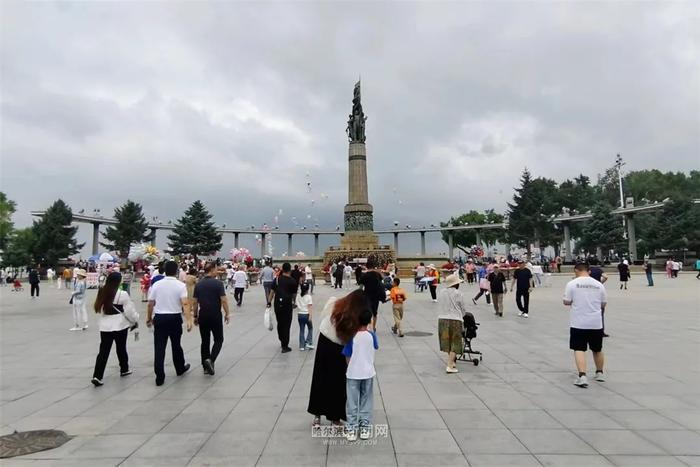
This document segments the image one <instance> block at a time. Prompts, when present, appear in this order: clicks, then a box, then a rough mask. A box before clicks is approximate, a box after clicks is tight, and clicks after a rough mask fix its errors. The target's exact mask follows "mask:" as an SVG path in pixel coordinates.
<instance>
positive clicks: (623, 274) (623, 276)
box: [617, 260, 630, 290]
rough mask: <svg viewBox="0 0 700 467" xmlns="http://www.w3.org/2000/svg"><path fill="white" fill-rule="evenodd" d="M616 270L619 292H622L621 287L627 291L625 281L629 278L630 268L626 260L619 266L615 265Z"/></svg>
mask: <svg viewBox="0 0 700 467" xmlns="http://www.w3.org/2000/svg"><path fill="white" fill-rule="evenodd" d="M617 270H618V271H619V272H620V290H622V287H623V286H624V287H625V290H627V281H628V280H629V278H630V266H629V263H628V262H627V260H623V261H622V262H621V263H620V264H618V265H617Z"/></svg>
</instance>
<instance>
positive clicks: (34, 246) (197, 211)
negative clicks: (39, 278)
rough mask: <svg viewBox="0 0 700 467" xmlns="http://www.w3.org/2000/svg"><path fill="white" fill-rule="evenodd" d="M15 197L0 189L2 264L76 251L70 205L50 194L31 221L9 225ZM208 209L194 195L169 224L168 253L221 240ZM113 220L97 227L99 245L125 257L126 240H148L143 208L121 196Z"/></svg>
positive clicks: (207, 250)
mask: <svg viewBox="0 0 700 467" xmlns="http://www.w3.org/2000/svg"><path fill="white" fill-rule="evenodd" d="M15 210H16V203H15V202H14V201H12V200H10V199H8V198H7V196H6V195H5V193H3V192H0V251H2V266H3V267H14V268H20V267H25V266H29V265H41V266H47V267H48V266H51V267H55V266H56V265H57V264H58V263H59V261H60V260H63V259H66V258H69V257H70V256H72V255H74V254H76V253H78V252H79V251H80V250H81V249H82V248H83V246H85V244H84V243H78V242H77V240H76V234H77V232H78V227H77V226H74V225H71V222H72V219H73V211H72V209H71V208H70V206H68V205H67V204H66V203H65V202H64V201H63V200H61V199H58V200H56V201H55V202H54V203H53V204H52V205H51V206H49V208H48V209H46V211H45V212H44V215H43V216H42V217H41V218H40V219H37V220H35V221H34V222H33V223H32V226H31V227H27V228H23V229H15V228H14V225H13V223H12V214H14V212H15ZM212 217H213V216H212V215H211V214H210V213H209V211H208V210H207V209H206V207H205V206H204V204H203V203H202V202H201V201H199V200H198V201H195V202H194V203H192V205H191V206H190V207H189V208H188V209H187V210H186V211H185V213H184V214H183V216H182V217H181V218H180V219H178V220H177V221H176V222H175V224H174V225H173V231H172V233H170V234H169V235H168V246H169V248H170V252H171V253H172V254H174V255H182V254H192V255H195V256H200V255H213V254H215V253H216V252H218V251H219V250H220V249H221V247H222V245H223V243H222V242H221V233H219V232H218V231H217V228H216V226H215V225H214V222H212ZM114 219H115V220H116V223H115V224H114V225H108V226H107V227H106V228H105V230H104V232H102V238H103V241H101V242H100V245H101V246H102V247H104V248H105V249H107V250H108V251H113V252H115V253H116V254H117V255H118V256H119V257H120V258H121V259H122V260H126V258H127V257H128V255H129V250H130V248H131V246H132V245H134V244H138V243H141V242H150V241H152V240H153V237H152V235H153V234H152V233H151V230H150V228H149V225H148V222H147V221H146V217H145V216H144V214H143V208H142V206H141V205H140V204H139V203H136V202H134V201H131V200H127V201H126V202H125V203H124V204H123V205H122V206H120V207H118V208H115V209H114Z"/></svg>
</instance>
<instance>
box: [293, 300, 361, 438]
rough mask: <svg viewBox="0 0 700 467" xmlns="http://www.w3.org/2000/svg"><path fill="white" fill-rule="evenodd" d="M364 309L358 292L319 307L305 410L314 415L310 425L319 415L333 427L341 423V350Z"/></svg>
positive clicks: (343, 365)
mask: <svg viewBox="0 0 700 467" xmlns="http://www.w3.org/2000/svg"><path fill="white" fill-rule="evenodd" d="M367 308H368V306H367V300H366V299H365V297H364V294H363V292H362V291H361V290H355V291H354V292H351V293H350V294H348V295H346V296H345V297H343V298H339V299H336V298H334V297H333V298H331V299H330V300H328V303H326V306H325V307H324V308H323V312H322V314H321V325H320V326H319V328H320V331H321V333H320V334H319V336H318V344H317V346H316V356H315V359H314V371H313V376H312V378H311V393H310V394H309V407H308V409H307V410H308V412H309V413H310V414H311V415H313V416H314V420H313V426H320V425H321V416H325V417H326V418H327V419H328V420H330V421H331V422H332V423H333V425H336V426H339V425H340V421H341V420H345V399H346V393H345V372H346V370H347V367H348V364H347V361H346V360H345V356H344V355H343V354H342V351H343V346H344V345H345V343H347V342H348V341H349V340H350V339H352V337H353V336H354V335H355V333H356V332H357V330H358V329H359V327H360V315H361V314H362V312H363V311H364V310H367Z"/></svg>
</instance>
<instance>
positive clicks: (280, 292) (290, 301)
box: [267, 263, 299, 353]
mask: <svg viewBox="0 0 700 467" xmlns="http://www.w3.org/2000/svg"><path fill="white" fill-rule="evenodd" d="M291 273H292V265H291V264H289V263H284V264H282V273H281V274H280V275H279V276H278V277H277V279H275V282H273V283H272V291H271V293H270V299H269V302H271V303H274V310H275V318H277V337H278V338H279V340H280V345H281V347H282V353H287V352H291V351H292V349H291V348H290V347H289V331H290V329H291V327H292V314H293V308H294V306H293V305H294V299H295V296H296V293H297V287H298V286H299V281H298V280H295V279H293V278H292V276H291ZM267 307H268V308H270V305H267Z"/></svg>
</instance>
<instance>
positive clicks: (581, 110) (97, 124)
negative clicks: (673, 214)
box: [0, 2, 700, 251]
mask: <svg viewBox="0 0 700 467" xmlns="http://www.w3.org/2000/svg"><path fill="white" fill-rule="evenodd" d="M2 10H3V11H2V20H1V21H2V33H1V34H2V37H1V39H2V41H1V42H2V43H1V44H0V52H1V54H2V87H3V92H2V110H1V112H2V114H1V117H2V128H1V131H2V133H1V136H2V140H1V141H0V145H1V146H0V148H1V149H2V170H1V174H0V177H1V178H0V180H1V182H2V190H3V191H6V192H7V193H8V195H9V196H10V198H12V199H15V200H17V201H18V203H19V208H20V212H19V213H18V215H17V216H16V221H17V223H18V224H20V225H22V224H27V223H28V222H29V221H30V219H29V216H28V214H27V212H28V211H29V210H31V209H41V208H44V207H46V206H47V205H48V204H49V203H50V202H52V201H53V200H54V199H56V198H57V197H59V196H61V197H63V198H64V199H65V200H66V201H67V202H68V203H70V204H71V205H72V206H73V207H74V208H75V209H80V208H85V209H87V210H92V209H93V208H95V207H99V208H101V209H102V211H103V212H110V211H111V210H112V209H113V208H114V206H116V205H118V204H120V203H121V202H122V201H123V200H125V199H126V198H131V199H135V200H138V201H140V202H142V204H143V205H144V207H145V209H146V211H147V213H148V214H149V215H157V216H159V218H160V219H170V218H176V217H178V216H179V215H181V213H182V211H183V210H184V208H185V207H186V206H187V205H189V204H190V203H191V202H192V201H193V200H194V199H202V200H203V201H204V202H205V203H206V204H207V206H209V207H210V208H211V210H212V212H213V213H214V214H215V217H216V220H217V221H218V222H219V223H227V224H228V225H229V226H231V225H252V224H255V225H260V224H262V223H263V222H267V223H269V224H272V223H273V222H274V221H273V219H274V216H275V215H276V214H277V212H278V210H279V209H282V210H283V212H284V215H282V216H280V219H279V222H280V224H281V225H282V226H292V225H294V222H293V221H292V217H295V218H296V222H297V223H298V224H300V225H303V224H308V225H309V226H310V225H313V224H314V223H315V222H316V221H315V220H316V219H318V223H319V224H321V226H322V227H327V228H333V227H335V225H336V224H338V223H341V221H342V206H343V204H344V203H345V201H346V200H345V198H346V184H347V173H346V170H347V168H346V167H347V163H346V154H347V142H346V139H345V134H344V128H345V120H346V117H347V114H348V112H349V111H350V108H351V102H350V101H351V98H352V85H353V84H354V82H355V80H356V79H357V77H358V76H359V75H362V80H363V104H364V107H365V111H366V113H367V114H368V116H369V120H368V123H367V124H368V129H367V134H368V140H367V149H368V158H369V160H368V164H369V170H370V176H369V182H370V196H371V200H372V202H373V204H374V205H375V212H376V223H377V225H378V226H380V227H384V226H388V225H390V224H391V223H392V222H393V221H394V220H397V221H399V222H401V223H402V224H412V225H423V224H425V225H429V224H431V223H433V222H435V223H437V222H438V221H440V220H442V219H445V218H447V217H449V216H450V215H452V214H457V213H460V212H463V211H466V210H469V209H485V208H491V207H493V208H495V209H497V210H503V209H504V208H505V202H506V201H508V200H509V198H510V197H511V194H512V188H513V187H514V186H515V185H517V183H518V178H519V175H520V172H521V170H522V168H523V167H524V166H525V165H527V166H528V167H529V168H530V169H531V170H532V172H533V173H534V174H535V175H543V176H548V177H552V178H555V179H558V180H562V179H564V178H566V177H573V176H575V175H577V174H578V173H580V172H582V173H584V174H587V175H589V176H591V177H592V178H594V177H595V175H596V174H597V173H598V172H600V171H602V170H603V169H604V168H605V167H607V166H609V165H610V164H611V163H612V161H613V158H614V156H615V154H617V153H618V152H620V153H622V155H623V157H625V158H626V159H627V161H628V168H629V169H644V168H654V167H655V168H660V169H662V170H688V169H692V168H697V167H698V165H700V164H699V162H700V161H699V160H698V154H699V153H700V142H699V137H698V134H699V133H698V128H699V127H700V125H699V123H700V120H699V118H700V117H699V115H700V88H699V87H698V85H697V83H698V82H700V65H699V63H700V60H699V59H700V57H699V56H698V55H699V54H698V45H699V44H700V37H699V36H700V33H699V32H698V30H697V28H693V25H694V21H695V22H696V21H697V17H698V9H697V7H696V6H695V5H694V4H693V3H692V2H673V3H666V2H659V3H656V2H625V3H623V2H614V3H613V2H610V3H601V2H595V3H589V2H586V3H584V2H581V3H543V2H532V3H523V2H513V3H507V2H495V3H493V2H484V3H475V2H465V3H454V2H452V3H434V2H433V3H412V4H399V3H359V2H358V3H297V2H294V3H292V2H289V3H264V4H259V3H229V2H211V3H202V2H196V3H195V2H171V3H153V2H143V3H139V2H123V3H69V2H62V3H48V2H42V3H38V2H33V3H27V2H24V3H21V2H3V3H2ZM307 173H308V174H309V175H308V177H307ZM307 181H310V182H311V183H312V192H311V193H309V192H308V190H307V187H306V182H307ZM322 193H323V194H324V195H327V197H322V196H321V194H322ZM312 200H314V203H313V205H312V203H311V201H312ZM308 216H311V218H310V219H309V218H308ZM81 232H82V230H81ZM300 244H301V245H302V246H303V248H304V249H305V250H306V251H309V250H310V248H311V247H310V246H309V245H307V244H305V243H303V242H302V243H300ZM431 244H432V247H433V248H432V249H434V250H438V249H443V250H444V249H446V248H445V246H444V245H440V243H439V242H438V241H437V238H435V239H432V241H431ZM409 245H410V246H409V247H408V248H409V249H410V248H413V249H417V247H416V246H415V244H414V243H409ZM277 247H278V249H279V248H282V249H285V248H286V243H284V242H283V241H282V240H280V241H279V244H278V245H277Z"/></svg>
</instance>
